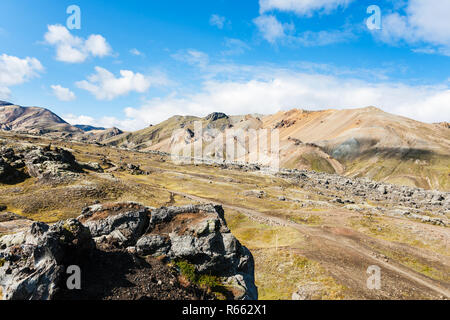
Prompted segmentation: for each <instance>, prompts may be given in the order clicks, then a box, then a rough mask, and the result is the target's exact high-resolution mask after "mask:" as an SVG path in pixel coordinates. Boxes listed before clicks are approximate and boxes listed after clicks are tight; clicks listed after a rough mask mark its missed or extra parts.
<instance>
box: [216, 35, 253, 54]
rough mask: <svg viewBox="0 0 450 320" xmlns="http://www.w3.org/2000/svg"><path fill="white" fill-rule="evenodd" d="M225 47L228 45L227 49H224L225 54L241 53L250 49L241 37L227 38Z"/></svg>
mask: <svg viewBox="0 0 450 320" xmlns="http://www.w3.org/2000/svg"><path fill="white" fill-rule="evenodd" d="M225 47H227V50H225V51H222V54H224V55H240V54H243V53H244V52H245V51H247V50H250V46H249V45H248V44H246V43H245V42H244V41H242V40H239V39H230V38H227V39H225Z"/></svg>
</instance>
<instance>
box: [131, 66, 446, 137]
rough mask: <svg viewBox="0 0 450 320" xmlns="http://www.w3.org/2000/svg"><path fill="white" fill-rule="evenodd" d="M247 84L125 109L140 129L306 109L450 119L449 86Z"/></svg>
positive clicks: (268, 79) (217, 85)
mask: <svg viewBox="0 0 450 320" xmlns="http://www.w3.org/2000/svg"><path fill="white" fill-rule="evenodd" d="M253 77H254V79H250V80H247V81H224V82H220V81H206V82H204V84H203V88H202V90H201V91H200V92H198V93H194V94H185V95H175V94H172V95H169V96H167V97H165V98H155V99H151V100H148V101H147V102H146V103H144V104H143V105H142V106H141V107H140V108H127V109H125V114H126V117H127V119H128V124H129V125H133V126H135V127H132V128H129V129H138V128H143V127H145V126H147V125H148V124H149V123H152V124H156V123H159V122H161V121H164V120H166V119H167V118H169V117H171V116H173V115H176V114H179V115H197V116H205V115H206V114H208V113H210V112H213V111H220V112H225V113H227V114H247V113H263V114H271V113H275V112H278V111H279V110H288V109H291V108H305V109H309V110H321V109H328V108H359V107H366V106H371V105H374V106H377V107H379V108H382V109H383V110H385V111H387V112H391V113H394V114H399V115H403V116H407V117H410V118H413V119H417V120H421V121H425V122H438V121H445V120H447V121H448V119H450V108H448V105H450V87H449V86H448V85H436V86H409V85H405V84H402V83H390V82H385V83H371V82H368V81H363V80H357V79H354V78H343V77H338V76H332V75H323V74H306V73H301V72H291V71H285V70H276V69H272V70H267V71H266V72H265V73H264V74H258V75H256V74H255V75H253Z"/></svg>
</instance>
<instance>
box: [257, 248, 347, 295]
mask: <svg viewBox="0 0 450 320" xmlns="http://www.w3.org/2000/svg"><path fill="white" fill-rule="evenodd" d="M253 256H254V258H255V268H256V270H255V282H256V285H257V287H258V292H259V299H260V300H291V299H292V294H293V293H294V292H295V291H296V290H297V289H298V287H299V286H302V285H304V284H307V283H310V282H315V283H317V284H318V285H319V286H320V289H319V290H318V291H317V292H316V293H315V294H314V297H313V299H323V300H341V299H345V298H346V293H347V290H348V289H347V288H346V287H345V286H342V285H341V284H338V283H337V282H336V281H335V280H334V279H333V278H332V277H330V276H329V275H328V274H327V273H326V272H325V270H324V269H323V268H322V267H321V266H320V264H319V263H317V262H315V261H311V260H309V259H307V258H305V257H303V256H301V255H299V254H297V253H296V252H295V251H291V250H288V249H279V250H276V249H270V250H254V251H253Z"/></svg>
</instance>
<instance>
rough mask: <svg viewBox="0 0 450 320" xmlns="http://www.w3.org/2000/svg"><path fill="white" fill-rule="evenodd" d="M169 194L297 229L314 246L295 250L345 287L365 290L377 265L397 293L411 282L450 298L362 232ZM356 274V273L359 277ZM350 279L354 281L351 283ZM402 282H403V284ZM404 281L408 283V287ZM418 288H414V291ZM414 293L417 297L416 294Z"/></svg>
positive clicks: (445, 289) (440, 285)
mask: <svg viewBox="0 0 450 320" xmlns="http://www.w3.org/2000/svg"><path fill="white" fill-rule="evenodd" d="M170 192H173V193H174V194H177V195H180V196H184V197H186V198H189V199H191V200H195V201H199V202H208V203H215V204H220V205H222V206H223V207H224V208H228V209H231V210H235V211H237V212H241V213H243V214H245V215H247V216H249V217H250V218H251V219H253V220H256V221H258V222H261V223H265V224H269V225H278V226H284V227H291V228H295V229H296V230H298V231H299V232H301V233H302V234H304V235H306V236H307V238H308V239H309V244H310V245H311V246H310V248H307V249H303V250H302V249H298V248H297V249H296V250H297V251H299V250H300V251H301V253H302V254H305V255H306V256H309V257H311V258H313V259H318V260H319V262H321V263H323V265H324V266H326V267H329V270H331V273H334V275H335V276H337V277H338V278H340V279H341V280H344V281H345V280H347V281H349V282H350V283H346V284H347V285H350V286H352V287H353V288H356V287H359V286H361V287H362V288H365V286H366V283H365V282H366V280H367V277H368V276H367V275H366V273H365V271H366V268H367V267H368V266H369V265H378V266H379V267H380V268H383V270H384V272H383V277H384V278H383V279H384V280H385V282H386V283H387V286H388V287H390V289H392V290H394V291H395V290H396V289H398V290H406V291H408V290H409V289H410V286H411V283H412V284H413V287H415V288H416V289H418V290H419V291H423V292H424V293H426V295H428V296H430V297H434V298H436V297H439V298H441V297H445V298H450V290H449V288H448V284H447V283H444V282H440V281H437V280H434V279H431V278H428V277H426V276H424V275H422V274H420V273H418V272H415V271H413V270H411V269H408V268H406V267H405V266H403V265H401V264H399V263H397V262H395V261H392V260H390V261H386V260H385V259H384V258H383V255H382V254H380V253H377V252H376V251H375V250H374V249H372V248H370V247H369V246H368V245H365V244H364V243H365V242H375V243H378V244H380V245H383V244H382V243H381V241H379V240H377V239H374V238H372V237H369V236H367V235H364V234H362V233H359V232H356V231H353V230H350V229H346V228H331V227H315V226H307V225H301V224H298V223H295V222H292V221H289V220H287V219H284V218H281V217H274V216H270V215H267V214H265V213H262V212H258V211H255V210H252V209H248V208H243V207H240V206H236V205H230V204H227V203H223V202H220V201H216V200H215V201H213V200H210V199H205V198H201V197H198V196H194V195H190V194H187V193H184V192H178V191H170ZM336 249H337V250H336ZM343 262H344V264H345V265H344V266H341V267H342V268H339V267H337V266H336V264H342V263H343ZM350 263H354V264H356V265H353V266H350V265H349V264H350ZM346 269H347V270H346ZM351 269H353V272H349V270H351ZM354 273H357V275H355V274H354ZM350 274H351V275H350ZM349 276H350V278H353V279H352V280H349V279H348V277H349ZM343 278H345V279H343ZM352 282H353V283H352ZM401 282H403V285H402V284H401ZM404 282H407V283H409V284H408V285H406V284H405V283H404ZM414 284H415V285H414ZM396 287H397V288H396ZM416 289H413V291H415V290H416ZM360 290H361V292H360V293H361V294H363V295H365V296H368V293H367V289H360ZM415 294H417V292H416V293H415ZM369 297H370V295H369ZM372 298H373V295H372Z"/></svg>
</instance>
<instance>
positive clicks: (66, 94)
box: [50, 84, 76, 101]
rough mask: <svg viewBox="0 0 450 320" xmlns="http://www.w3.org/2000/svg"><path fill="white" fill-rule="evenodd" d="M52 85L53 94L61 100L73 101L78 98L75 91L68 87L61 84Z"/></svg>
mask: <svg viewBox="0 0 450 320" xmlns="http://www.w3.org/2000/svg"><path fill="white" fill-rule="evenodd" d="M50 87H51V88H52V90H53V94H54V95H55V96H56V97H57V98H58V99H59V100H61V101H73V100H75V99H76V96H75V93H73V92H72V91H70V90H69V89H68V88H64V87H61V86H60V85H59V84H58V85H52V86H50Z"/></svg>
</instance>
